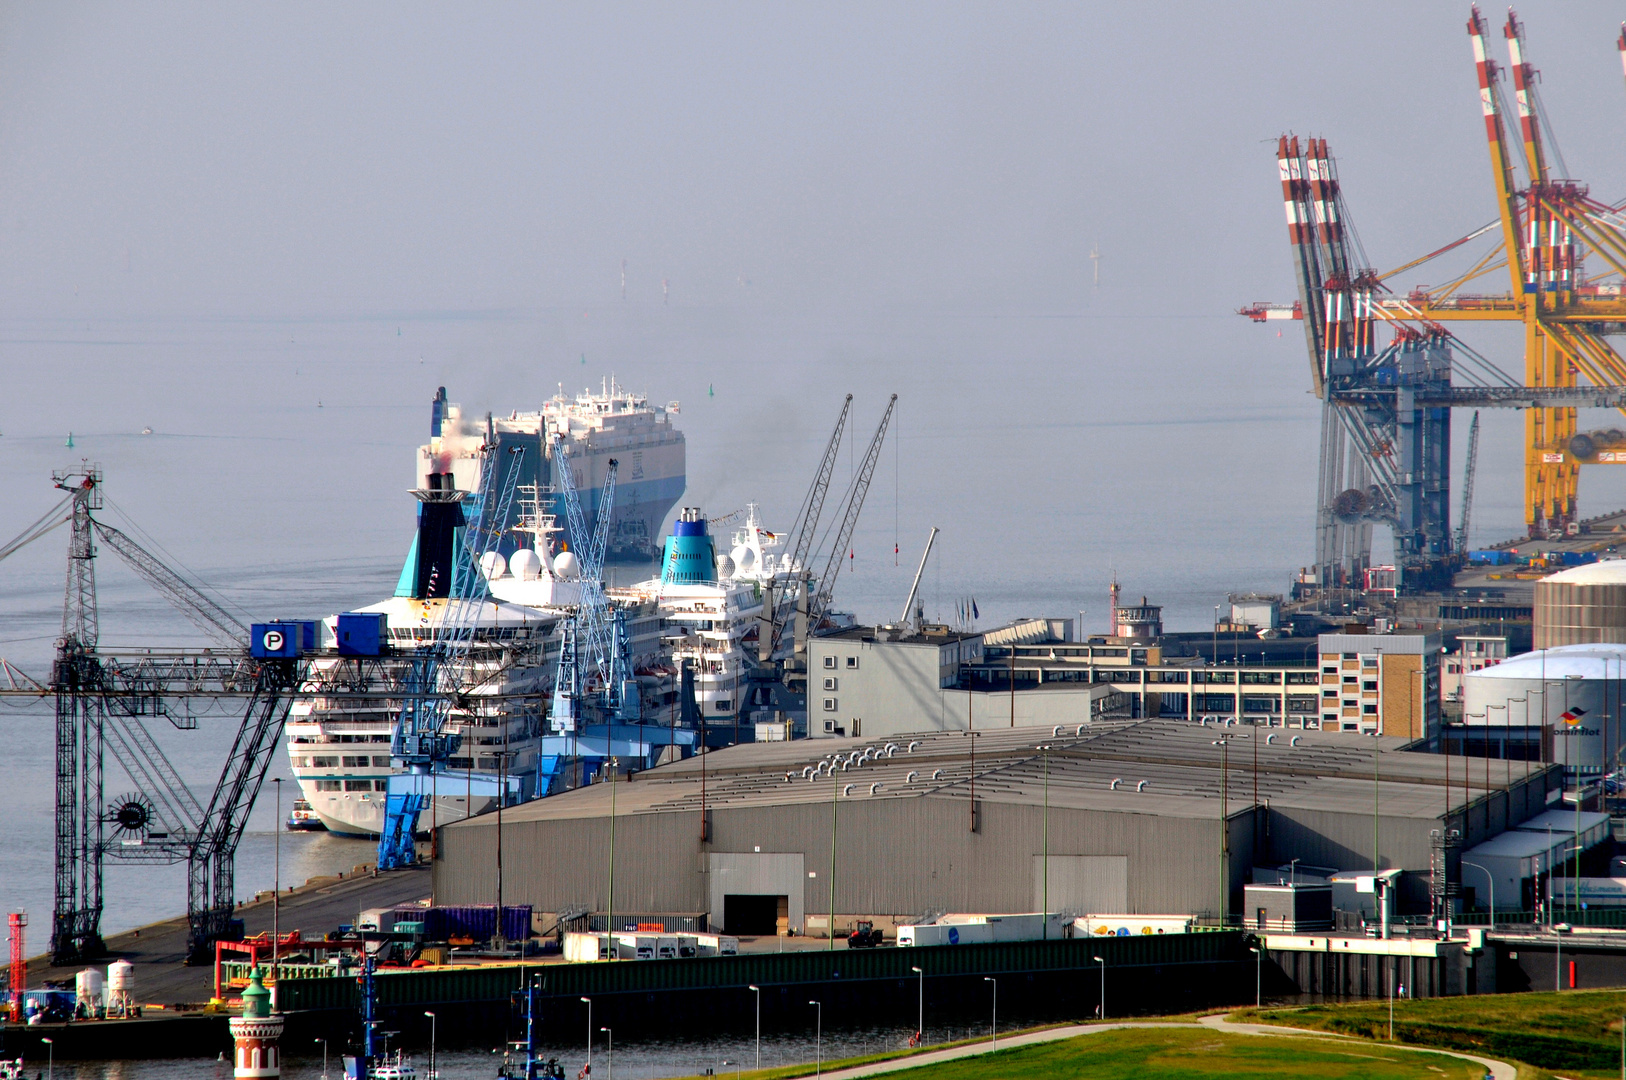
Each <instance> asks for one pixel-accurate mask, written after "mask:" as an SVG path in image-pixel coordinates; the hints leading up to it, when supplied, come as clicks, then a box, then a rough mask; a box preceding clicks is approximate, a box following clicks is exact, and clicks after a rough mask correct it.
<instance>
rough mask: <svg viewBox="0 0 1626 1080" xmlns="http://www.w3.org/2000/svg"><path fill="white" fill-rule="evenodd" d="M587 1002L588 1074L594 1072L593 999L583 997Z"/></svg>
mask: <svg viewBox="0 0 1626 1080" xmlns="http://www.w3.org/2000/svg"><path fill="white" fill-rule="evenodd" d="M582 1000H583V1001H585V1002H587V1075H589V1076H591V1075H592V1074H593V999H592V998H590V997H584V998H582Z"/></svg>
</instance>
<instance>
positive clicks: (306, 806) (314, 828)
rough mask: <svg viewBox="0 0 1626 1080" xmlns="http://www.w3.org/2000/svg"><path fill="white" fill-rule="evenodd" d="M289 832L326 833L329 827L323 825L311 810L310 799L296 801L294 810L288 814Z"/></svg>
mask: <svg viewBox="0 0 1626 1080" xmlns="http://www.w3.org/2000/svg"><path fill="white" fill-rule="evenodd" d="M288 831H289V832H326V831H327V826H326V825H324V824H322V819H321V818H319V817H317V816H316V811H315V810H312V809H311V804H310V801H309V800H308V799H295V800H294V808H293V809H292V810H290V811H289V812H288Z"/></svg>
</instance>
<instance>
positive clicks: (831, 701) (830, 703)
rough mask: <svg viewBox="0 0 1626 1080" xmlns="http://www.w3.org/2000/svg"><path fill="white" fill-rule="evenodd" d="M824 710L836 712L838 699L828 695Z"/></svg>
mask: <svg viewBox="0 0 1626 1080" xmlns="http://www.w3.org/2000/svg"><path fill="white" fill-rule="evenodd" d="M824 711H825V712H835V711H836V699H835V698H833V697H827V698H825V699H824Z"/></svg>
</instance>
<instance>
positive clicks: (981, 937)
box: [898, 923, 994, 948]
mask: <svg viewBox="0 0 1626 1080" xmlns="http://www.w3.org/2000/svg"><path fill="white" fill-rule="evenodd" d="M993 941H994V931H993V928H992V927H990V926H989V925H988V924H987V923H927V924H925V925H921V926H900V927H898V944H899V945H900V946H908V945H918V946H920V947H922V948H924V947H926V946H928V945H991V944H993Z"/></svg>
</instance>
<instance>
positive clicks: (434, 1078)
mask: <svg viewBox="0 0 1626 1080" xmlns="http://www.w3.org/2000/svg"><path fill="white" fill-rule="evenodd" d="M424 1015H425V1016H427V1017H429V1080H437V1078H438V1077H439V1076H440V1073H438V1072H436V1071H435V1024H436V1020H435V1014H434V1013H432V1012H425V1013H424Z"/></svg>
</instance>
